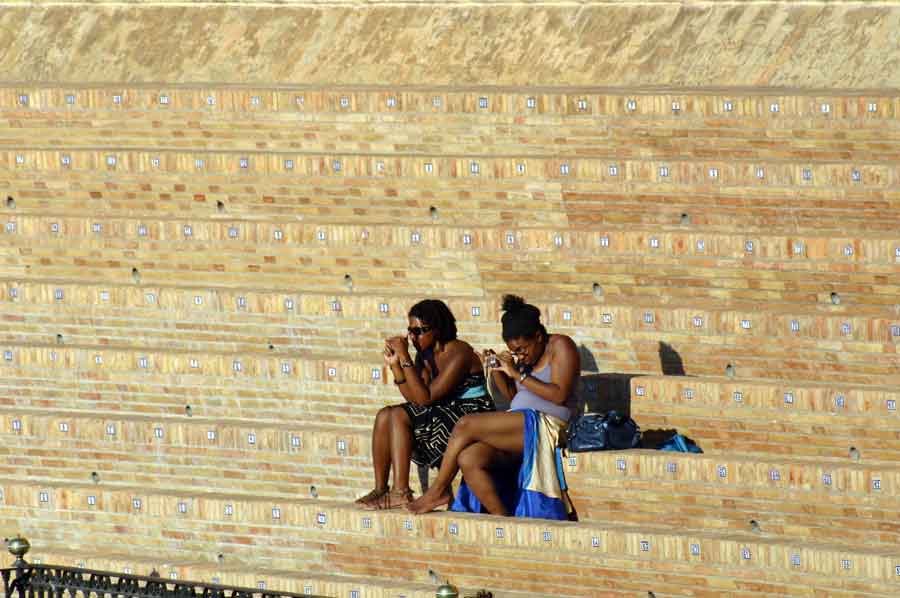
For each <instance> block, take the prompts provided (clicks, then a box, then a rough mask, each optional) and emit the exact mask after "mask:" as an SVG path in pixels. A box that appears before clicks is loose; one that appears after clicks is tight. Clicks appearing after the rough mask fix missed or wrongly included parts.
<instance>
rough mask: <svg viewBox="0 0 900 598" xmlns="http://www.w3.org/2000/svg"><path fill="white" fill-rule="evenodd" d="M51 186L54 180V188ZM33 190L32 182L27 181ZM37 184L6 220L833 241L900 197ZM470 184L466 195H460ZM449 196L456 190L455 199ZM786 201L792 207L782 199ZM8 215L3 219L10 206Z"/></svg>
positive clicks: (870, 227)
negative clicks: (174, 219) (290, 222)
mask: <svg viewBox="0 0 900 598" xmlns="http://www.w3.org/2000/svg"><path fill="white" fill-rule="evenodd" d="M57 177H58V178H57ZM36 178H37V179H38V180H35V179H36ZM44 178H46V177H45V176H44V175H43V174H38V173H15V172H12V173H7V177H6V178H5V179H4V180H0V193H2V192H5V195H6V203H7V210H8V211H9V213H10V215H13V214H17V215H23V216H24V215H28V214H40V215H51V214H52V215H58V216H66V215H79V216H80V215H83V214H85V213H86V212H95V211H97V210H102V212H103V213H104V214H106V215H107V217H129V218H136V217H140V218H144V219H148V218H149V219H152V220H157V219H159V218H161V217H171V216H174V215H178V216H183V215H184V214H192V217H193V219H195V220H212V219H229V218H231V219H236V220H240V221H265V220H271V219H283V218H284V217H285V216H290V217H293V218H303V219H304V220H306V221H310V222H318V223H322V224H343V225H347V224H349V223H354V222H360V221H363V220H364V222H365V224H378V223H383V224H394V225H396V223H397V221H398V219H401V220H402V221H404V222H405V223H407V224H408V225H410V226H427V225H434V224H435V223H436V222H440V223H441V224H449V225H453V226H459V227H466V226H471V224H470V223H471V222H472V221H473V214H476V215H477V222H478V223H479V224H481V225H483V226H490V227H504V228H507V231H506V232H515V229H516V228H525V227H530V226H546V225H547V224H551V223H553V224H556V225H557V226H560V227H563V226H564V225H568V226H567V228H570V229H571V228H576V229H579V230H595V231H597V232H602V229H603V228H605V227H608V226H610V225H612V226H619V225H623V224H627V225H632V226H633V225H642V226H648V227H651V226H652V227H660V226H662V227H669V228H672V229H675V230H702V231H706V230H718V231H721V232H729V231H733V230H736V228H739V229H740V230H743V231H747V232H751V231H753V232H766V233H778V232H782V231H783V232H786V233H797V232H807V231H817V232H820V233H821V232H826V231H829V232H835V231H839V233H838V234H840V235H847V234H851V235H852V234H857V231H862V230H865V231H866V232H874V231H884V232H886V233H889V232H890V231H893V230H895V229H896V226H897V221H896V214H897V211H896V210H897V209H898V206H900V199H898V198H900V192H890V191H888V192H884V191H880V190H872V189H869V190H864V189H859V190H853V189H822V188H816V189H800V188H797V187H794V188H790V187H780V188H779V189H764V188H760V187H741V188H736V187H728V188H726V189H723V188H714V189H713V188H710V187H708V186H705V185H698V186H694V187H693V188H683V189H679V190H677V191H675V190H673V189H671V188H669V187H668V186H667V185H662V186H660V185H654V184H653V183H636V184H628V185H627V186H625V187H623V186H622V185H612V184H609V183H603V182H600V183H598V184H597V185H593V186H591V185H588V184H581V183H568V182H567V183H565V184H564V185H562V186H561V188H560V190H559V192H558V193H557V192H556V191H555V190H554V189H553V188H551V189H550V191H551V192H550V193H548V192H547V190H548V189H547V188H546V187H537V186H536V185H535V183H534V181H533V180H529V181H521V182H519V183H516V182H515V181H511V180H510V181H505V182H496V181H494V182H491V183H490V185H485V184H484V183H481V184H479V185H478V188H477V189H473V188H472V186H471V184H469V183H468V181H465V179H461V180H460V181H454V179H446V178H445V179H441V183H440V185H438V184H437V182H436V181H435V182H432V181H428V180H422V181H415V180H411V179H405V180H400V179H396V178H390V179H383V180H381V179H379V178H374V177H373V178H371V179H362V178H354V179H352V180H350V181H343V180H334V179H332V180H330V181H329V180H325V179H321V178H317V179H309V178H302V179H299V178H298V179H296V180H293V181H284V180H282V181H280V182H269V183H267V182H265V181H264V180H262V178H261V177H254V178H253V179H252V180H241V177H240V176H236V177H210V176H205V177H199V176H194V175H192V176H191V180H192V183H191V184H190V185H187V184H185V183H184V182H183V178H184V177H181V180H180V181H179V177H177V176H173V175H159V176H156V175H154V176H153V178H152V179H149V180H150V181H151V182H147V181H148V179H146V178H145V179H144V180H142V181H137V180H135V177H134V176H133V175H121V176H119V175H117V176H116V177H115V179H114V180H110V178H109V177H108V176H107V175H106V174H105V173H104V172H103V171H97V172H93V173H92V172H88V171H85V172H78V173H72V172H67V173H57V176H55V177H54V179H56V180H51V181H47V180H39V179H44ZM459 182H466V183H467V185H468V186H467V187H464V186H460V185H458V183H459ZM454 187H457V188H456V189H454ZM785 192H789V195H790V197H787V196H786V195H785ZM13 205H14V206H15V208H14V209H10V206H13Z"/></svg>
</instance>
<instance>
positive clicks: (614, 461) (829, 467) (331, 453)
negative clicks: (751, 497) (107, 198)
mask: <svg viewBox="0 0 900 598" xmlns="http://www.w3.org/2000/svg"><path fill="white" fill-rule="evenodd" d="M296 400H297V401H298V402H301V401H302V400H303V395H302V393H298V396H297V398H296ZM361 402H362V401H361ZM199 407H201V408H202V405H199ZM198 411H200V409H198ZM285 411H286V412H287V413H286V414H285V416H284V418H283V420H282V421H280V422H272V421H265V420H263V421H259V420H255V419H254V418H246V419H240V418H238V417H235V416H234V415H233V414H229V415H227V416H225V417H218V418H216V417H209V416H202V415H195V414H193V412H191V413H190V414H188V413H183V414H181V415H137V414H134V413H128V412H125V413H112V412H96V411H91V410H79V411H67V410H54V409H53V408H51V407H50V406H45V408H44V409H34V408H25V407H15V408H12V409H10V408H8V407H4V408H3V409H2V410H0V417H2V430H3V437H4V442H5V445H6V446H5V448H4V451H6V452H7V453H8V454H9V456H10V459H9V461H8V463H7V466H6V467H7V473H8V474H9V475H21V476H23V478H24V477H32V478H35V479H66V480H69V481H78V480H83V481H89V480H91V479H92V477H95V476H92V473H93V472H97V474H98V476H99V480H98V481H102V482H104V483H113V484H122V483H129V482H130V481H133V480H134V479H135V478H137V479H139V480H140V481H141V483H144V482H146V481H147V480H149V479H152V478H153V476H158V477H159V478H160V480H165V481H170V482H171V483H175V484H176V485H177V483H178V482H183V481H184V480H190V479H191V476H192V475H194V477H195V478H196V483H197V484H200V483H201V482H203V483H205V484H207V485H212V486H215V484H216V483H217V480H219V481H221V480H222V479H228V480H229V481H230V483H231V484H232V485H233V486H234V487H235V489H236V491H240V492H243V493H256V494H267V495H280V494H285V493H287V494H289V495H292V494H294V493H300V494H303V495H306V493H307V491H308V492H309V495H310V496H313V497H315V496H317V495H321V496H323V497H329V496H338V497H341V498H345V499H349V498H352V497H353V496H357V495H360V494H362V493H364V492H365V491H366V490H367V489H368V488H367V487H366V486H367V485H368V484H370V483H371V481H370V480H371V454H370V446H369V445H370V435H371V434H370V427H369V426H366V425H358V426H357V425H350V424H348V423H347V422H345V421H342V420H341V419H340V416H339V415H338V416H337V417H336V418H335V420H336V421H335V423H329V424H326V423H322V422H321V421H317V420H310V419H309V418H305V417H303V414H302V412H299V413H298V412H297V411H289V410H285ZM360 411H363V409H361V410H360ZM661 411H662V410H661V409H660V408H658V407H657V408H649V407H644V406H641V407H640V409H636V410H635V411H634V412H633V414H632V415H633V416H634V417H636V418H637V420H638V421H639V422H640V423H641V424H643V425H644V426H645V431H646V436H647V438H648V439H649V437H650V435H651V434H653V435H655V436H656V437H659V434H658V433H657V434H654V432H659V430H653V429H652V428H653V425H652V421H653V417H654V415H659V413H660V412H661ZM729 418H731V419H729ZM709 419H710V421H713V422H715V421H716V420H717V419H718V421H720V422H722V423H731V424H733V425H735V426H739V425H740V424H742V423H743V422H744V421H745V420H746V419H747V418H746V416H745V415H742V414H740V413H738V412H736V410H731V411H730V412H727V413H724V414H720V415H719V416H718V418H714V417H712V416H711V417H710V418H709ZM812 419H813V416H808V415H807V416H803V415H795V416H791V417H790V418H784V419H783V421H785V422H786V423H787V424H788V425H802V424H803V423H804V422H807V421H810V420H812ZM832 419H833V420H834V423H833V424H832V425H830V426H828V429H829V430H833V431H834V436H835V437H826V438H821V439H811V440H809V441H808V444H809V446H810V447H818V448H820V449H822V450H821V453H822V454H808V453H807V454H802V453H801V454H799V455H796V454H791V453H789V452H787V451H780V450H779V447H778V446H777V445H775V446H766V445H765V444H764V441H765V440H766V439H765V437H762V438H761V439H760V442H759V443H758V444H757V445H755V446H754V445H752V444H750V443H748V442H746V440H745V439H742V438H739V437H738V438H734V439H733V440H732V443H731V444H730V445H725V446H722V447H712V448H710V447H707V446H706V442H707V438H708V436H709V435H711V434H713V433H714V432H697V433H696V434H692V436H693V437H694V438H693V439H694V440H695V441H696V442H697V443H698V444H699V445H700V446H701V447H704V448H707V449H709V453H708V454H704V455H702V456H692V458H693V460H692V461H690V462H689V463H682V465H681V468H682V469H680V470H679V469H677V468H678V465H677V462H674V461H672V460H671V458H670V457H672V455H673V453H667V452H659V451H653V450H648V451H633V452H627V453H609V452H605V453H589V454H576V453H570V454H569V456H568V458H567V461H566V464H567V466H568V469H567V471H568V474H567V475H569V476H570V477H571V479H570V481H571V482H572V486H573V488H575V491H576V492H577V493H578V494H579V495H580V496H587V497H589V498H591V493H589V492H586V491H585V486H584V485H583V484H584V483H585V480H588V482H587V484H588V485H589V484H590V483H596V482H590V480H594V479H595V478H597V479H600V480H601V483H605V482H611V483H615V480H620V479H624V478H625V477H628V478H629V479H631V477H632V476H634V477H635V478H641V479H643V480H644V481H646V482H648V483H650V482H660V483H672V482H673V480H674V481H676V482H678V483H680V484H682V485H684V486H690V485H691V484H693V485H694V486H698V487H705V488H706V490H702V489H699V490H695V491H696V492H698V493H699V494H702V493H703V492H705V491H710V492H713V493H715V492H716V489H715V488H714V487H713V486H721V485H729V484H735V483H736V484H738V485H741V486H744V487H749V488H751V489H755V490H753V491H759V492H761V493H763V494H766V493H768V494H766V496H764V497H763V498H769V499H771V498H773V496H775V495H778V494H779V493H780V495H782V498H785V499H790V498H794V499H796V498H797V497H798V496H803V497H808V496H812V495H814V494H822V495H823V496H824V495H828V496H834V495H842V496H843V495H846V496H847V497H848V500H850V499H853V497H856V498H855V499H854V500H857V501H858V502H859V501H862V502H863V503H866V502H869V504H870V506H871V505H872V504H874V503H873V502H872V501H877V502H878V504H880V505H881V506H884V507H886V506H887V505H888V504H889V502H890V498H889V497H891V496H896V492H895V490H896V488H897V487H898V486H897V484H898V482H897V479H900V478H898V476H900V470H898V468H897V465H896V458H895V456H892V458H893V460H890V459H888V460H879V459H878V455H877V454H876V456H875V458H873V457H872V456H871V455H870V454H869V453H868V452H867V450H866V449H865V448H863V450H862V451H861V452H860V453H859V454H857V455H856V456H855V457H853V456H850V455H848V454H847V453H846V452H845V454H844V456H843V457H838V456H834V455H832V454H830V452H829V449H831V448H832V447H834V446H837V445H839V443H840V442H841V435H842V434H851V435H852V434H853V433H854V432H855V431H856V430H855V429H854V423H853V422H847V421H843V420H842V418H839V417H833V418H832ZM857 419H859V418H857ZM891 419H892V420H893V422H892V426H891V424H885V423H882V424H881V427H877V425H874V426H871V431H872V433H873V436H881V437H882V438H883V439H884V440H883V443H884V445H885V446H886V448H887V449H893V451H894V452H895V453H896V451H897V448H898V442H897V433H898V426H897V422H896V418H891ZM370 421H371V419H370ZM648 422H649V425H648ZM366 423H369V422H366ZM682 432H685V431H684V430H682ZM856 439H861V440H863V442H865V441H866V439H865V437H862V436H857V437H856ZM742 447H746V448H745V450H741V448H742ZM810 452H811V451H810ZM873 454H875V453H873ZM16 455H17V456H16ZM259 461H263V462H264V466H260V465H259V463H258V462H259ZM671 463H676V465H675V466H672V465H671ZM257 468H259V469H260V470H259V471H257ZM192 472H193V473H192ZM729 472H731V473H729ZM201 474H205V475H201ZM160 483H162V482H160ZM579 486H580V487H579ZM313 487H315V488H316V490H315V491H313V490H312V488H313ZM682 490H684V488H682ZM599 494H600V495H602V494H604V493H602V492H601V493H599ZM593 498H594V499H599V498H601V497H600V496H595V497H593ZM757 498H760V497H757ZM819 498H822V497H819ZM842 500H843V499H842ZM769 510H773V509H771V508H770V509H769ZM774 510H776V511H777V508H776V509H774ZM601 515H602V513H601ZM583 516H586V517H587V518H588V519H591V518H593V516H594V514H592V513H591V512H588V513H586V514H585V513H583Z"/></svg>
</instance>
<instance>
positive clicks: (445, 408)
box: [403, 395, 495, 467]
mask: <svg viewBox="0 0 900 598" xmlns="http://www.w3.org/2000/svg"><path fill="white" fill-rule="evenodd" d="M403 408H404V409H406V413H407V414H408V415H409V419H410V421H411V422H412V429H413V454H412V461H413V463H415V464H416V465H427V466H429V467H440V465H441V458H442V457H443V456H444V451H445V450H447V442H448V441H449V440H450V433H451V432H453V426H455V425H456V422H458V421H459V418H461V417H462V416H464V415H468V414H469V413H483V412H486V411H494V410H495V408H494V401H493V400H492V399H491V397H489V396H488V395H483V396H478V397H472V398H455V397H454V398H448V399H446V400H443V401H440V402H439V403H436V404H434V405H429V406H427V407H420V406H418V405H413V404H412V403H404V405H403Z"/></svg>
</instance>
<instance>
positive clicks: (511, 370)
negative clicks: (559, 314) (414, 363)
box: [409, 295, 581, 519]
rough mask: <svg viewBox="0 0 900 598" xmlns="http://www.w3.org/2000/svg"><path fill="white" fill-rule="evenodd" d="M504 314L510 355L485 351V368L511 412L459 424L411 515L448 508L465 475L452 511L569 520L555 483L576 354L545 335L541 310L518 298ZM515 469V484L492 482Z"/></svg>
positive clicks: (566, 342)
mask: <svg viewBox="0 0 900 598" xmlns="http://www.w3.org/2000/svg"><path fill="white" fill-rule="evenodd" d="M503 311H504V312H505V313H504V314H503V317H502V319H501V322H502V325H503V340H504V341H505V342H506V346H507V348H508V349H509V350H508V351H504V352H503V353H501V354H499V355H495V354H494V353H493V352H491V351H486V352H485V361H486V363H487V366H488V367H489V368H490V369H491V378H492V382H493V383H494V384H495V385H496V387H497V389H498V391H499V392H500V394H502V395H503V396H504V397H505V398H506V399H507V400H509V401H511V403H510V410H509V411H504V412H496V413H484V414H477V415H467V416H466V417H464V418H462V419H460V420H459V422H457V424H456V427H455V428H453V435H452V436H451V438H450V441H449V442H448V444H447V449H446V450H445V451H444V459H443V462H442V463H441V467H440V470H439V471H438V475H437V478H436V479H435V481H434V483H433V484H432V485H431V487H429V489H428V491H427V492H426V493H425V494H423V495H422V496H421V497H420V498H418V499H417V500H415V501H413V502H412V503H410V505H409V510H410V511H412V512H413V513H426V512H428V511H433V510H435V509H437V508H438V507H441V506H443V505H446V504H449V502H450V500H451V499H450V498H449V488H450V483H451V482H452V481H453V478H454V477H455V476H456V473H457V471H459V470H460V469H462V472H463V478H464V484H463V485H462V486H461V487H460V491H459V492H458V494H457V497H456V501H455V502H454V503H453V505H452V509H453V510H455V511H469V512H483V511H486V512H488V513H491V514H494V515H516V516H520V517H542V518H550V519H568V518H571V516H572V515H573V509H572V505H571V503H570V502H569V498H568V495H567V493H566V491H565V483H564V481H563V480H561V479H560V478H559V476H558V471H557V461H556V459H557V458H558V455H557V453H556V449H557V447H558V446H559V440H560V437H561V436H563V435H564V433H565V430H566V426H567V424H568V420H569V418H570V417H571V416H572V415H573V414H574V413H575V411H576V408H577V398H576V394H575V390H576V386H577V383H578V377H579V375H580V373H581V360H580V356H579V354H578V348H577V347H576V346H575V342H574V341H573V340H572V339H571V338H570V337H568V336H565V335H562V334H549V333H548V332H547V329H546V328H544V325H543V324H541V321H540V317H541V312H540V310H539V309H538V308H537V307H535V306H533V305H529V304H527V303H525V301H524V300H523V299H522V298H521V297H516V296H513V295H507V296H505V297H504V298H503ZM498 401H499V399H498ZM516 468H518V480H515V479H513V480H512V481H511V482H506V483H504V482H498V481H497V480H495V476H499V475H501V474H503V473H506V474H509V472H510V471H512V472H515V471H516ZM507 477H509V476H508V475H507ZM498 479H499V478H498Z"/></svg>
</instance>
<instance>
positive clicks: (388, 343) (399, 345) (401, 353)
mask: <svg viewBox="0 0 900 598" xmlns="http://www.w3.org/2000/svg"><path fill="white" fill-rule="evenodd" d="M384 349H385V351H389V352H390V353H391V354H393V355H396V356H397V360H398V361H400V360H402V361H409V360H410V359H409V340H408V339H407V338H406V337H405V336H392V337H390V338H387V339H385V340H384Z"/></svg>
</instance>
